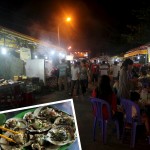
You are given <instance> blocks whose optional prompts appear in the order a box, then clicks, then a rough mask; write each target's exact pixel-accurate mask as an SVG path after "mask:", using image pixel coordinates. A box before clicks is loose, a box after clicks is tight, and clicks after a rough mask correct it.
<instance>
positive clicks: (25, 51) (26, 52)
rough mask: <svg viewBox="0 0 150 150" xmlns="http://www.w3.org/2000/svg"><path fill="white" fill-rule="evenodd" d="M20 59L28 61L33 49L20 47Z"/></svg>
mask: <svg viewBox="0 0 150 150" xmlns="http://www.w3.org/2000/svg"><path fill="white" fill-rule="evenodd" d="M20 59H21V60H23V61H24V62H27V60H28V59H31V51H30V49H29V48H25V47H22V48H20Z"/></svg>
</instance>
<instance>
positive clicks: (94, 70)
mask: <svg viewBox="0 0 150 150" xmlns="http://www.w3.org/2000/svg"><path fill="white" fill-rule="evenodd" d="M91 74H92V83H93V85H95V83H97V82H98V76H99V65H98V64H97V63H96V60H94V63H93V64H92V66H91Z"/></svg>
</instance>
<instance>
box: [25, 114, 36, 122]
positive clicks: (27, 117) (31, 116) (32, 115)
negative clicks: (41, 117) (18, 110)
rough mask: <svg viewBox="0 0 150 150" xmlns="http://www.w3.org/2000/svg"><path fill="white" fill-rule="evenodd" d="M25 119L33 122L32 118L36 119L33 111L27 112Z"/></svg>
mask: <svg viewBox="0 0 150 150" xmlns="http://www.w3.org/2000/svg"><path fill="white" fill-rule="evenodd" d="M23 119H24V120H26V121H27V122H31V120H33V119H35V116H34V114H33V112H27V113H26V114H25V115H24V116H23Z"/></svg>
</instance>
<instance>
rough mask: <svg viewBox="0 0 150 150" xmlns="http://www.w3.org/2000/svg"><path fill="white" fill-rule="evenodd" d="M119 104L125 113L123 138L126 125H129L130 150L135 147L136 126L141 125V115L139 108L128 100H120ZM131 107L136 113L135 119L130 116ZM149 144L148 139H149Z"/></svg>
mask: <svg viewBox="0 0 150 150" xmlns="http://www.w3.org/2000/svg"><path fill="white" fill-rule="evenodd" d="M120 104H121V105H122V106H123V108H124V111H125V117H124V131H123V137H124V133H125V128H126V125H127V124H131V139H130V146H131V147H132V148H134V147H135V139H136V130H137V126H138V125H142V123H141V115H140V108H139V106H138V105H137V104H136V103H135V102H133V101H131V100H128V99H123V98H122V99H121V102H120ZM133 107H134V108H135V109H136V111H137V115H136V117H133V116H132V109H133ZM149 144H150V137H149Z"/></svg>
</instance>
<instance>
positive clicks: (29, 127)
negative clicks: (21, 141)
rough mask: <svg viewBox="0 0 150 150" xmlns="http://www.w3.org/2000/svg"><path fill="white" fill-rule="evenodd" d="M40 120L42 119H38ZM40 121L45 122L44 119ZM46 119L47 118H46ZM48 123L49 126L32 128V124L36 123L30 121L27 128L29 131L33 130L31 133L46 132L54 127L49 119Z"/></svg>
mask: <svg viewBox="0 0 150 150" xmlns="http://www.w3.org/2000/svg"><path fill="white" fill-rule="evenodd" d="M38 120H40V119H38ZM40 121H42V122H43V120H40ZM45 121H46V120H45ZM46 123H47V125H48V126H47V127H43V128H41V129H34V127H33V129H31V128H32V126H33V125H34V123H28V126H27V128H26V129H27V130H28V131H29V132H31V133H42V132H46V131H48V130H50V129H51V128H52V124H51V122H48V121H46Z"/></svg>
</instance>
